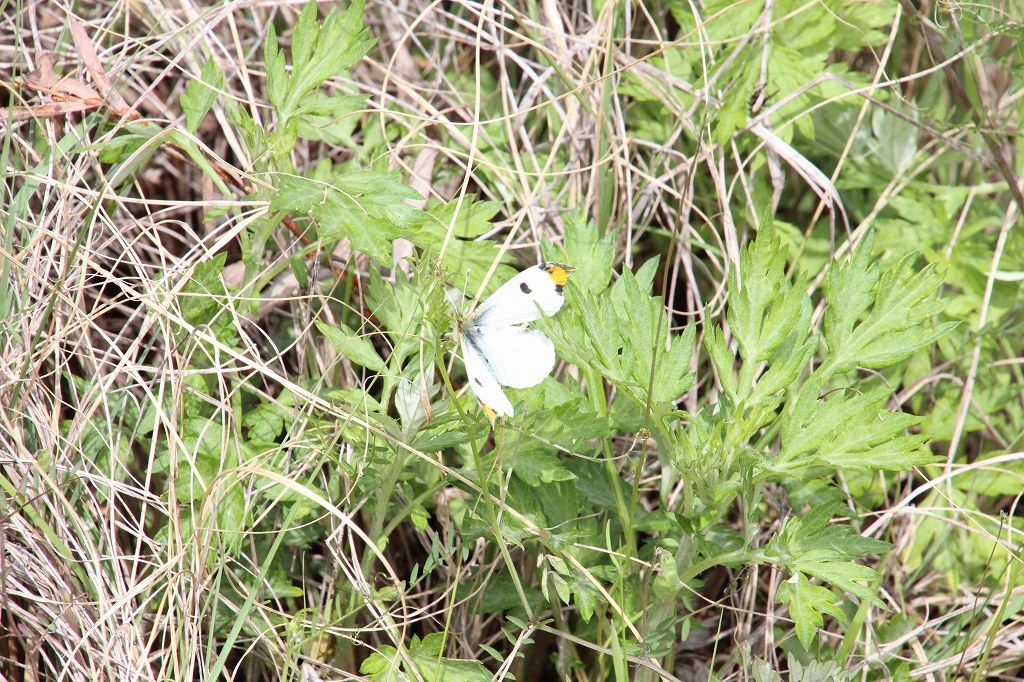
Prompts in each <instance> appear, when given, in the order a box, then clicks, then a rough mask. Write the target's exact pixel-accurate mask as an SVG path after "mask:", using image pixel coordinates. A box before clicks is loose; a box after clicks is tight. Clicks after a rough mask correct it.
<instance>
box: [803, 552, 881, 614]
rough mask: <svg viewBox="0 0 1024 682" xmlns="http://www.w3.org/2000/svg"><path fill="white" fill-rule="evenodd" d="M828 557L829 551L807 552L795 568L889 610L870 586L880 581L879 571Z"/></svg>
mask: <svg viewBox="0 0 1024 682" xmlns="http://www.w3.org/2000/svg"><path fill="white" fill-rule="evenodd" d="M828 556H829V553H828V552H827V551H819V550H813V551H810V552H805V553H803V554H801V555H800V556H798V557H797V558H796V559H795V560H794V562H793V566H794V567H795V568H796V569H797V570H798V571H802V572H804V573H807V574H808V575H813V576H814V577H815V578H819V579H821V580H824V581H825V582H827V583H831V584H833V585H835V586H836V587H838V588H839V589H841V590H843V591H844V592H848V593H850V594H852V595H855V596H857V597H860V598H861V599H864V600H866V601H869V602H871V603H872V604H874V605H875V606H876V607H878V608H880V609H883V610H888V608H887V607H886V606H885V603H884V602H882V600H881V599H879V598H878V596H877V595H876V594H875V589H874V588H873V587H871V585H870V584H871V583H873V582H875V581H876V580H878V578H879V575H878V571H876V570H874V569H872V568H868V567H867V566H861V565H860V564H856V563H853V562H852V561H832V560H830V559H829V558H827V557H828ZM865 583H867V584H865Z"/></svg>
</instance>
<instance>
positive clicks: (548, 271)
mask: <svg viewBox="0 0 1024 682" xmlns="http://www.w3.org/2000/svg"><path fill="white" fill-rule="evenodd" d="M572 271H573V268H571V267H569V266H568V265H562V264H561V263H540V264H539V265H535V266H533V267H532V268H527V269H526V270H523V271H522V272H520V273H519V274H518V275H516V276H515V277H513V278H512V279H510V280H509V281H508V282H506V283H505V284H503V285H502V286H501V287H499V288H498V290H497V291H495V292H494V293H493V294H491V295H490V296H488V297H487V299H486V300H485V301H484V302H483V304H481V306H480V308H479V310H477V311H476V313H474V314H473V315H471V316H470V317H469V318H468V319H467V320H465V321H464V322H463V323H462V357H463V359H464V361H465V363H466V375H467V376H468V377H469V387H470V389H471V390H472V391H473V395H475V396H476V398H477V400H479V401H480V403H481V404H482V405H483V407H484V412H486V413H487V416H488V417H490V418H491V420H492V421H493V420H495V419H496V418H497V417H499V416H509V417H511V416H512V414H513V412H514V410H513V409H512V403H510V402H509V400H508V398H507V397H505V393H504V391H502V390H501V387H502V386H511V387H512V388H529V387H530V386H536V385H537V384H539V383H540V382H541V381H543V380H544V377H546V376H547V375H548V374H550V373H551V370H552V369H553V368H554V366H555V345H554V344H553V343H551V339H549V338H548V337H546V336H544V334H542V333H541V332H539V331H537V330H536V329H529V328H528V327H521V326H519V325H521V324H523V323H526V322H533V321H534V320H539V319H540V318H541V316H544V315H553V314H555V313H556V312H558V310H559V308H561V307H562V304H563V303H565V297H564V296H563V294H562V290H563V288H564V287H565V283H566V282H568V281H569V275H571V274H572Z"/></svg>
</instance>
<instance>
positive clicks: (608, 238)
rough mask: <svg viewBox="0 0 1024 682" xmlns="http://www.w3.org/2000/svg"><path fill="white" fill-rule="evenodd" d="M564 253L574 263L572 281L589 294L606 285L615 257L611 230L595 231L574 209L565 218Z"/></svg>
mask: <svg viewBox="0 0 1024 682" xmlns="http://www.w3.org/2000/svg"><path fill="white" fill-rule="evenodd" d="M564 244H565V254H566V260H567V261H568V262H569V263H573V264H575V265H576V272H575V273H573V276H572V282H573V284H574V285H576V286H577V287H579V288H580V289H582V290H583V291H586V292H588V293H591V294H600V293H601V292H602V291H604V290H605V289H607V288H608V282H610V281H611V278H612V263H613V262H614V258H615V233H614V232H609V233H608V234H606V235H604V236H601V235H600V234H598V229H597V224H596V223H595V222H594V221H592V220H587V218H586V216H585V215H584V213H583V209H581V208H576V209H574V210H573V211H571V212H570V213H569V215H567V216H566V217H565V240H564Z"/></svg>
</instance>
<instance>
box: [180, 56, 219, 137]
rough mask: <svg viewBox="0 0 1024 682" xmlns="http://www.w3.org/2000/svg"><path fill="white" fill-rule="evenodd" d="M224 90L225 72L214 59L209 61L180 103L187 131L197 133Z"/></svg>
mask: <svg viewBox="0 0 1024 682" xmlns="http://www.w3.org/2000/svg"><path fill="white" fill-rule="evenodd" d="M223 89H224V72H223V71H222V70H221V69H220V67H219V66H217V63H216V62H215V61H214V60H213V59H207V60H206V63H205V64H203V70H202V72H201V73H200V75H199V78H193V79H191V80H190V81H189V82H188V85H187V86H186V87H185V93H184V94H183V95H182V96H181V99H180V100H179V102H180V103H181V109H182V111H184V112H185V129H186V130H188V131H189V132H190V133H194V132H196V130H197V129H198V128H199V124H200V123H202V121H203V118H205V117H206V113H207V112H208V111H209V110H210V107H211V106H213V103H214V102H215V101H216V100H217V94H218V93H219V92H220V91H222V90H223Z"/></svg>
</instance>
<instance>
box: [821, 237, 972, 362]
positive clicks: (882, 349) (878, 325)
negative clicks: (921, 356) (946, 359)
mask: <svg viewBox="0 0 1024 682" xmlns="http://www.w3.org/2000/svg"><path fill="white" fill-rule="evenodd" d="M872 241H873V240H872V238H871V236H870V234H869V235H868V236H867V237H865V238H864V239H863V240H862V241H861V243H860V244H859V245H858V247H857V250H856V252H855V253H854V255H853V258H852V259H851V260H850V261H849V262H848V263H845V264H836V265H835V266H833V268H832V269H831V270H830V271H829V274H828V277H826V279H825V295H826V296H827V297H828V301H829V306H828V308H827V310H826V312H825V320H824V334H825V342H826V343H827V344H828V348H829V352H830V356H829V358H828V360H827V361H826V362H825V363H824V364H823V365H822V366H821V367H820V368H819V369H818V371H817V372H815V375H816V376H818V377H819V378H818V380H819V381H824V380H825V379H826V378H828V377H831V376H835V375H836V374H841V373H843V372H848V371H850V370H852V369H854V368H856V367H857V366H861V367H867V368H871V369H880V368H882V367H887V366H889V365H892V364H894V363H896V362H900V361H901V360H904V359H906V358H908V357H910V355H912V354H913V353H914V352H915V351H917V350H918V349H920V348H924V347H926V346H929V345H931V344H933V343H935V341H937V340H938V339H939V338H941V337H942V336H944V335H945V334H947V333H948V332H949V331H951V330H952V329H954V328H955V327H956V323H951V322H947V323H943V324H938V325H935V324H932V318H933V317H934V316H936V315H938V314H939V313H940V312H942V310H943V309H945V307H946V305H947V301H943V300H939V299H935V298H934V293H935V291H936V290H937V289H938V287H939V285H940V284H942V276H941V275H940V274H939V273H938V271H937V270H936V268H935V266H934V264H932V265H929V266H927V267H925V268H924V269H923V270H920V271H915V270H914V268H913V264H914V262H915V261H916V260H917V255H916V254H909V255H907V256H905V257H904V258H902V259H900V261H899V263H897V265H896V266H895V267H893V268H892V269H891V270H889V271H888V272H886V273H885V274H884V275H881V276H879V273H878V266H877V265H876V264H874V263H872V262H871V261H870V254H871V247H872Z"/></svg>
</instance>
